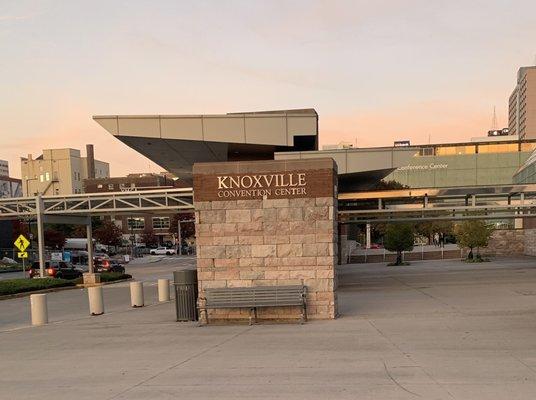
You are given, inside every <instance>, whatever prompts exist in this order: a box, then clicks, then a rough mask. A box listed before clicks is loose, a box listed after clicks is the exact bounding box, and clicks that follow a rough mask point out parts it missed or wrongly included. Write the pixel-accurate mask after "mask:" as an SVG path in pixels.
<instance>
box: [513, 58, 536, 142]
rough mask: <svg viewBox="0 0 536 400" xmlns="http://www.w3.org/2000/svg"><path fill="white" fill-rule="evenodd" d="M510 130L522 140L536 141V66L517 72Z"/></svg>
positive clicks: (520, 69) (523, 68) (522, 68)
mask: <svg viewBox="0 0 536 400" xmlns="http://www.w3.org/2000/svg"><path fill="white" fill-rule="evenodd" d="M508 128H509V129H510V132H509V133H510V134H511V135H518V136H519V138H520V139H536V66H532V67H521V68H519V71H517V85H516V87H515V89H514V91H513V92H512V94H511V95H510V99H509V102H508Z"/></svg>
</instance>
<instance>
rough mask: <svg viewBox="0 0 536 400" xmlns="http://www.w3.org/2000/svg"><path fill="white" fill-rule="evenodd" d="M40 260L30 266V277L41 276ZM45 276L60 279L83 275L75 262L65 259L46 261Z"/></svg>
mask: <svg viewBox="0 0 536 400" xmlns="http://www.w3.org/2000/svg"><path fill="white" fill-rule="evenodd" d="M39 265H40V264H39V261H35V262H34V263H33V264H32V266H31V267H30V270H29V274H30V278H37V277H39ZM45 276H49V277H52V278H58V279H76V278H80V277H81V276H82V272H81V271H80V270H78V269H76V268H75V267H74V265H73V264H71V263H69V262H65V261H45Z"/></svg>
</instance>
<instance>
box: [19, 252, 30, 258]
mask: <svg viewBox="0 0 536 400" xmlns="http://www.w3.org/2000/svg"><path fill="white" fill-rule="evenodd" d="M17 256H18V257H19V258H28V253H27V252H25V251H21V252H20V253H17Z"/></svg>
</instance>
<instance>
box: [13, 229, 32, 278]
mask: <svg viewBox="0 0 536 400" xmlns="http://www.w3.org/2000/svg"><path fill="white" fill-rule="evenodd" d="M13 244H14V245H15V247H16V248H17V249H19V253H18V254H17V256H18V258H20V259H22V276H26V263H25V260H26V259H27V258H28V253H27V252H26V249H27V248H28V246H29V245H30V241H29V240H28V239H26V237H25V236H24V235H22V234H21V235H19V237H18V238H17V240H15V242H14V243H13Z"/></svg>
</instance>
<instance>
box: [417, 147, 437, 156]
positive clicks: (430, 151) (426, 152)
mask: <svg viewBox="0 0 536 400" xmlns="http://www.w3.org/2000/svg"><path fill="white" fill-rule="evenodd" d="M419 155H420V156H433V155H434V148H433V147H422V148H421V149H420V150H419Z"/></svg>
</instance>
